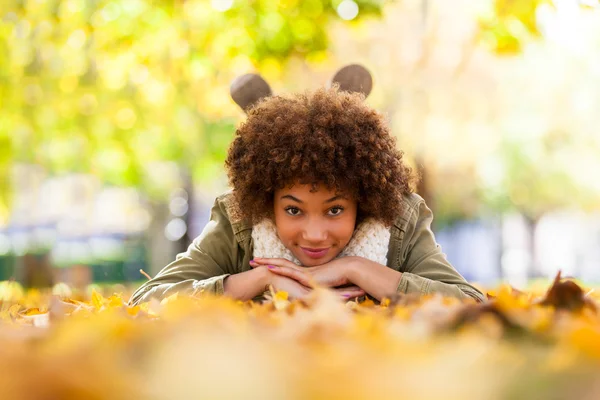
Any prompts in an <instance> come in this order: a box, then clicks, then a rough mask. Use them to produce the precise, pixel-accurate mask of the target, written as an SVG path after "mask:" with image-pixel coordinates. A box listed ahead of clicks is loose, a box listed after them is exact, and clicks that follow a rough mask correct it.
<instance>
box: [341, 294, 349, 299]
mask: <svg viewBox="0 0 600 400" xmlns="http://www.w3.org/2000/svg"><path fill="white" fill-rule="evenodd" d="M342 296H344V297H345V298H348V297H350V295H349V294H344V295H342Z"/></svg>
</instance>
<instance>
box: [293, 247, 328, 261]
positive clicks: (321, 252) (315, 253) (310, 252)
mask: <svg viewBox="0 0 600 400" xmlns="http://www.w3.org/2000/svg"><path fill="white" fill-rule="evenodd" d="M300 248H301V249H302V251H303V252H304V254H306V255H307V256H308V257H310V258H315V259H317V258H322V257H324V256H325V255H326V254H327V253H329V247H327V248H323V249H311V248H308V247H300Z"/></svg>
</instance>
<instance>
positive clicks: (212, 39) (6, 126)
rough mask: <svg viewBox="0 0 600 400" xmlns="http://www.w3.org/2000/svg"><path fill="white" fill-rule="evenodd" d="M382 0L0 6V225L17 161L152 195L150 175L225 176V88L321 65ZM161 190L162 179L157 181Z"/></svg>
mask: <svg viewBox="0 0 600 400" xmlns="http://www.w3.org/2000/svg"><path fill="white" fill-rule="evenodd" d="M382 7H383V1H381V0H344V1H341V0H334V1H330V0H303V1H298V0H285V1H278V0H256V1H234V0H212V1H208V0H185V1H183V0H180V1H172V0H159V1H157V0H110V1H109V0H35V1H34V0H5V1H3V2H2V4H0V18H1V20H0V222H1V219H2V218H3V217H4V218H6V214H7V210H8V206H7V204H8V194H9V183H8V182H9V172H8V171H9V170H10V166H11V165H12V164H13V163H15V162H23V163H34V164H38V165H42V166H44V167H45V168H47V170H48V171H49V172H51V173H55V174H59V173H63V172H67V171H68V172H91V173H95V174H97V175H99V176H100V177H101V178H102V179H103V181H105V182H107V183H110V184H117V185H141V186H143V187H144V188H145V190H146V191H147V192H148V193H150V194H161V196H163V197H164V195H165V193H164V192H161V187H162V186H163V185H162V184H163V183H164V182H161V176H160V175H158V176H157V175H156V174H154V175H152V174H150V175H149V174H147V173H146V172H147V170H148V168H152V165H153V164H154V163H157V162H158V163H160V162H163V161H173V162H175V163H177V164H178V165H180V166H184V167H185V168H186V169H189V170H191V171H192V177H193V179H194V180H195V181H198V180H203V179H205V180H210V179H214V178H215V176H218V174H215V171H219V170H221V164H222V161H223V159H224V158H225V152H226V148H227V146H228V144H229V142H230V140H231V138H232V136H233V132H234V124H235V118H236V117H239V116H240V115H241V112H240V111H239V110H237V108H236V106H235V104H234V103H233V102H232V101H231V100H230V99H229V91H228V86H229V83H230V81H231V80H232V79H233V78H234V77H235V76H236V75H238V74H242V73H246V72H249V71H251V70H259V71H260V72H261V73H262V74H263V75H264V76H265V77H266V78H267V79H269V80H271V81H277V80H278V78H279V77H280V75H281V73H282V69H283V67H284V65H285V63H286V61H287V60H288V59H289V58H290V57H292V56H294V55H299V56H302V57H305V58H307V59H311V60H323V59H324V58H325V56H326V53H325V50H326V49H327V47H328V45H329V42H328V40H329V39H328V35H327V27H328V24H329V22H330V21H332V20H337V19H343V20H359V19H362V18H364V17H366V16H377V15H380V14H381V12H382ZM163 180H164V179H163Z"/></svg>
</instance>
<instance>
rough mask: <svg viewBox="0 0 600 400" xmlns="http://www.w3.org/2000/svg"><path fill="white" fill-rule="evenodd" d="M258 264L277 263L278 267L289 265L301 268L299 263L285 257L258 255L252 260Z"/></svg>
mask: <svg viewBox="0 0 600 400" xmlns="http://www.w3.org/2000/svg"><path fill="white" fill-rule="evenodd" d="M252 263H254V264H257V265H275V266H277V267H288V268H294V269H301V268H302V267H300V266H299V265H296V264H294V263H293V262H291V261H290V260H286V259H285V258H259V257H256V258H254V259H253V260H252V261H251V264H252Z"/></svg>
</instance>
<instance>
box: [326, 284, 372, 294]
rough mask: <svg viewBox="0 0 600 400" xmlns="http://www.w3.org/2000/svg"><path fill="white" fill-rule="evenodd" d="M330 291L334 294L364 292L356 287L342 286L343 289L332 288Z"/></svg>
mask: <svg viewBox="0 0 600 400" xmlns="http://www.w3.org/2000/svg"><path fill="white" fill-rule="evenodd" d="M332 289H333V290H335V291H336V292H339V293H343V292H346V291H351V292H353V291H363V292H364V290H363V289H362V288H361V287H359V286H356V285H351V286H344V287H335V288H332Z"/></svg>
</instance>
